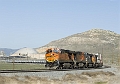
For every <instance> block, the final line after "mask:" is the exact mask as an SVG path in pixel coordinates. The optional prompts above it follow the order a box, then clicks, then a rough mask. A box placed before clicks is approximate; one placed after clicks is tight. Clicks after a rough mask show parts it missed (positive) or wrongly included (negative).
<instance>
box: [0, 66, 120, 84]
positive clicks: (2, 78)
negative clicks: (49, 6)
mask: <svg viewBox="0 0 120 84" xmlns="http://www.w3.org/2000/svg"><path fill="white" fill-rule="evenodd" d="M0 84H120V67H119V66H114V67H113V66H111V68H105V69H90V70H72V71H53V72H26V73H24V72H21V73H0Z"/></svg>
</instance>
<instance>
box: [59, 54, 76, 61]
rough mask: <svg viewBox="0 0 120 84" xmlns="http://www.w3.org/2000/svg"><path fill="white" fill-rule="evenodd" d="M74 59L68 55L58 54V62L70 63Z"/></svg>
mask: <svg viewBox="0 0 120 84" xmlns="http://www.w3.org/2000/svg"><path fill="white" fill-rule="evenodd" d="M73 58H74V55H70V54H68V53H60V54H59V62H65V63H68V62H72V61H73Z"/></svg>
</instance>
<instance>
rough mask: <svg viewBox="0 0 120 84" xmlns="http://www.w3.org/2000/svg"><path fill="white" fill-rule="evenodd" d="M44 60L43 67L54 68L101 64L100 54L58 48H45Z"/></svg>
mask: <svg viewBox="0 0 120 84" xmlns="http://www.w3.org/2000/svg"><path fill="white" fill-rule="evenodd" d="M45 60H46V64H45V67H49V68H51V67H56V69H66V68H69V69H74V68H89V67H94V68H96V67H102V66H103V62H102V56H101V54H89V53H85V52H80V51H71V50H65V49H58V48H50V49H47V50H46V54H45Z"/></svg>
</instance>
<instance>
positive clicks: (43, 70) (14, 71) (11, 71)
mask: <svg viewBox="0 0 120 84" xmlns="http://www.w3.org/2000/svg"><path fill="white" fill-rule="evenodd" d="M105 68H111V66H107V65H104V66H103V67H99V68H80V69H52V68H51V69H32V70H0V73H22V72H23V73H24V72H52V71H74V70H92V69H105Z"/></svg>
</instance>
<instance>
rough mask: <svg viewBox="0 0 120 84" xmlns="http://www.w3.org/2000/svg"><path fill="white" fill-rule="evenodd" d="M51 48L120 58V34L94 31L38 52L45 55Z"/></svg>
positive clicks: (70, 37)
mask: <svg viewBox="0 0 120 84" xmlns="http://www.w3.org/2000/svg"><path fill="white" fill-rule="evenodd" d="M49 47H58V48H63V49H69V50H75V51H84V52H89V53H102V55H103V56H104V57H106V59H107V58H112V57H113V56H114V57H118V56H120V55H119V54H120V53H119V52H118V51H119V49H120V34H117V33H115V32H113V31H110V30H103V29H92V30H89V31H85V32H82V33H77V34H74V35H71V36H68V37H65V38H62V39H58V40H55V41H52V42H50V43H48V44H47V45H45V46H42V47H39V48H37V49H36V50H37V51H38V52H39V53H44V52H45V50H46V49H47V48H49Z"/></svg>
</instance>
